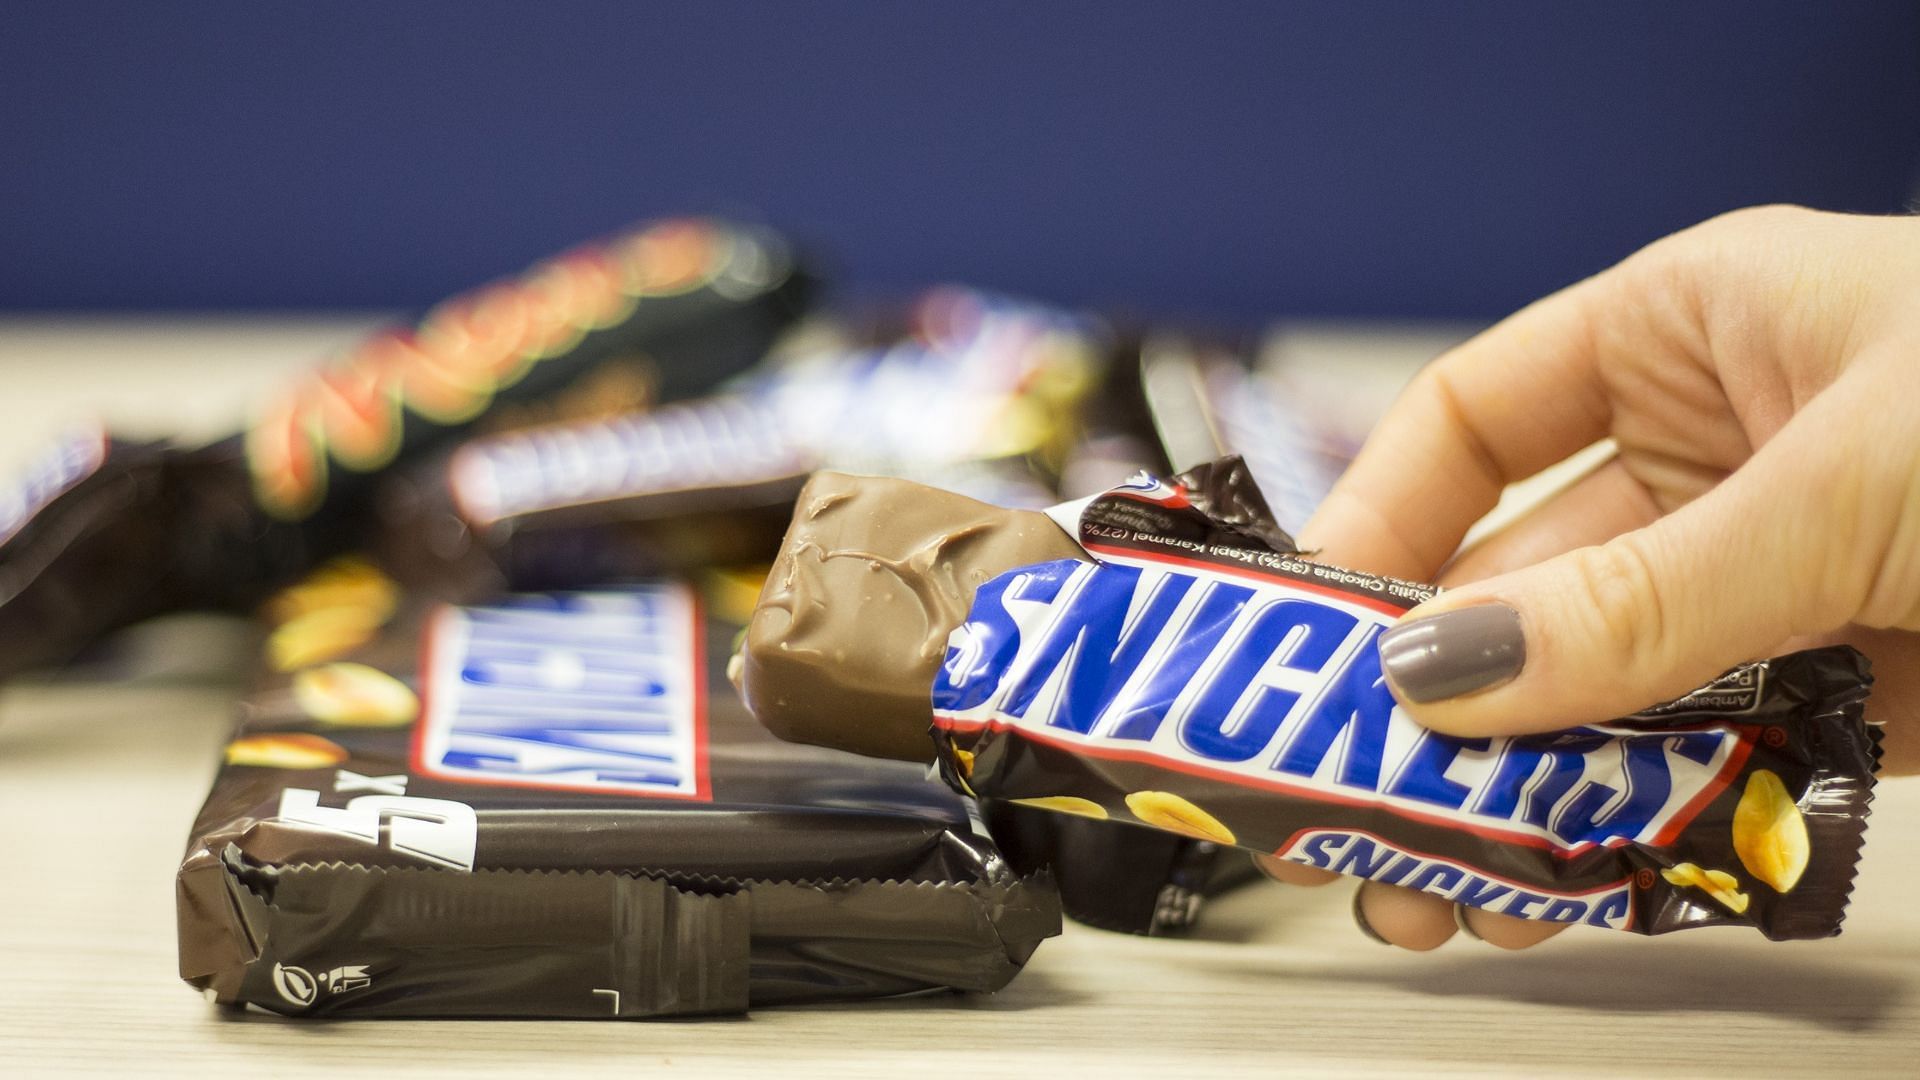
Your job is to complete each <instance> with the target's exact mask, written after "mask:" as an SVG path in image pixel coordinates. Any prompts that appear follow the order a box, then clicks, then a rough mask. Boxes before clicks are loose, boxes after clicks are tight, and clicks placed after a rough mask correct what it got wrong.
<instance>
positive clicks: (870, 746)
mask: <svg viewBox="0 0 1920 1080" xmlns="http://www.w3.org/2000/svg"><path fill="white" fill-rule="evenodd" d="M1086 557H1087V556H1086V553H1085V552H1083V551H1081V550H1080V545H1078V544H1076V543H1075V542H1074V541H1073V540H1072V539H1071V538H1070V537H1068V536H1067V534H1066V533H1065V532H1063V531H1062V530H1061V529H1060V527H1059V526H1057V525H1055V524H1054V523H1053V521H1052V520H1050V519H1049V518H1048V517H1047V516H1046V515H1045V514H1040V513H1035V512H1034V511H1031V510H1007V509H1003V508H1001V507H997V506H990V505H988V504H986V503H983V502H976V501H974V500H973V499H969V498H966V497H965V496H961V495H955V494H953V493H952V492H948V491H941V490H940V489H938V488H931V487H927V486H925V485H922V484H915V483H912V482H910V481H906V480H892V479H885V478H881V477H868V476H848V475H846V474H844V473H833V472H822V473H816V474H815V475H814V477H813V479H811V480H809V481H808V482H807V486H806V487H805V488H804V489H803V490H802V491H801V492H800V499H799V502H798V504H797V505H796V506H795V508H794V514H793V525H792V526H791V527H790V528H788V530H787V535H786V539H785V540H784V541H782V542H781V545H780V555H779V558H778V559H776V560H775V562H774V564H773V572H772V573H771V574H770V575H768V577H767V584H766V587H765V588H764V589H763V590H762V591H761V593H760V602H759V604H758V605H756V606H755V608H754V611H753V621H752V622H751V623H749V624H748V626H747V636H746V643H745V645H744V646H743V647H742V650H741V663H740V664H739V665H738V667H737V669H736V670H737V673H738V678H737V679H736V680H735V681H736V684H737V685H738V686H739V688H740V693H741V696H742V697H744V698H745V699H746V702H747V707H748V708H749V709H751V710H752V711H753V715H754V716H755V717H757V718H758V719H759V721H760V722H761V723H762V724H764V725H766V727H767V729H768V730H769V731H771V732H773V733H774V734H775V735H778V736H779V737H781V738H783V739H787V740H790V741H793V742H804V743H813V744H816V745H819V746H831V747H835V748H838V749H841V750H851V751H853V752H854V753H857V754H866V755H869V756H872V757H888V758H899V759H902V760H906V761H931V760H932V759H933V744H932V741H931V740H930V739H929V738H928V735H927V729H928V726H929V724H930V723H931V721H932V714H933V703H932V700H933V675H934V672H935V670H937V669H938V667H939V665H940V661H941V658H942V657H943V656H944V655H945V653H946V645H947V636H948V635H949V634H951V633H952V632H953V631H954V630H955V629H956V628H957V627H958V626H959V625H960V624H961V623H962V622H964V621H966V617H967V609H968V608H969V607H971V606H972V604H973V593H974V590H975V589H978V588H979V587H980V586H981V585H982V584H984V583H985V582H987V581H988V580H989V579H991V578H994V577H996V576H998V575H1000V574H1003V573H1005V572H1006V571H1008V570H1012V569H1014V568H1015V567H1020V566H1029V565H1032V564H1034V563H1042V562H1051V561H1053V560H1055V559H1085V558H1086Z"/></svg>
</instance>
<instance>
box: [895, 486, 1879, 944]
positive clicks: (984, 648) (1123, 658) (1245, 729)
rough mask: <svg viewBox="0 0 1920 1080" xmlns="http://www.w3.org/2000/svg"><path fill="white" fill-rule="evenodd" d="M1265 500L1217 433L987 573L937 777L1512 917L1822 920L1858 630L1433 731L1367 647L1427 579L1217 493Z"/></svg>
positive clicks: (1806, 928) (1857, 818)
mask: <svg viewBox="0 0 1920 1080" xmlns="http://www.w3.org/2000/svg"><path fill="white" fill-rule="evenodd" d="M1235 489H1240V490H1238V491H1237V493H1236V491H1235ZM1259 501H1260V500H1259V493H1258V491H1257V490H1255V489H1254V488H1253V487H1252V485H1251V483H1250V482H1248V481H1247V478H1246V475H1245V472H1244V468H1243V466H1242V465H1241V463H1240V462H1238V461H1237V460H1233V459H1229V460H1228V461H1225V462H1221V463H1216V464H1214V465H1209V466H1202V467H1200V468H1197V469H1195V470H1192V471H1190V472H1188V473H1187V474H1184V475H1183V476H1181V477H1179V478H1178V479H1177V480H1176V481H1174V482H1162V481H1158V480H1155V479H1153V478H1151V477H1141V478H1139V479H1137V480H1136V481H1135V482H1133V483H1131V484H1129V485H1125V486H1123V487H1121V488H1117V489H1115V490H1114V491H1112V492H1109V493H1107V494H1106V495H1104V496H1101V497H1099V498H1096V499H1094V500H1092V501H1091V502H1089V503H1088V504H1087V505H1085V506H1084V507H1082V508H1080V515H1079V528H1078V534H1079V537H1080V540H1081V544H1082V546H1083V547H1084V548H1085V549H1086V550H1087V551H1088V552H1089V553H1090V554H1092V555H1093V556H1094V557H1095V558H1096V559H1097V560H1098V561H1096V562H1092V563H1089V562H1086V561H1083V560H1058V561H1055V562H1051V563H1044V564H1038V565H1034V566H1028V567H1023V568H1019V569H1016V570H1013V571H1010V572H1008V573H1006V574H1003V575H1001V576H999V577H997V578H995V579H993V580H992V581H990V582H988V583H987V584H985V585H984V586H982V587H981V588H980V589H979V590H978V591H977V592H976V594H975V597H974V603H973V607H972V609H971V610H970V612H969V614H968V616H967V620H966V622H965V624H964V625H963V626H962V627H961V628H960V629H959V630H958V631H956V632H955V634H954V635H953V637H952V639H951V641H950V642H949V647H948V650H947V654H946V657H945V660H944V663H943V664H942V666H941V667H940V669H939V671H938V672H937V674H936V676H935V682H934V686H933V692H932V696H933V706H934V726H935V730H936V741H937V742H938V743H939V745H940V748H941V769H942V772H943V775H945V776H946V777H947V778H948V780H949V782H950V783H952V784H954V785H955V786H956V787H959V788H961V789H963V790H967V791H971V792H975V793H978V794H980V795H982V796H988V797H994V798H1001V799H1012V800H1018V801H1020V802H1022V803H1024V804H1027V805H1035V806H1040V807H1045V808H1049V809H1054V810H1062V811H1067V812H1073V813H1080V814H1084V815H1088V816H1091V817H1095V818H1100V819H1106V820H1126V821H1133V822H1137V823H1140V824H1145V825H1151V826H1154V827H1158V828H1162V829H1167V830H1169V831H1172V832H1176V833H1179V834H1182V835H1186V836H1193V837H1199V838H1203V839H1206V840H1209V841H1212V842H1215V843H1221V844H1233V845H1237V846H1240V847H1244V848H1247V849H1249V850H1252V851H1256V852H1261V853H1266V854H1271V855H1273V856H1275V857H1277V858H1280V859H1283V860H1286V861H1289V862H1296V863H1300V864H1302V865H1307V866H1312V867H1316V868H1319V869H1325V870H1332V871H1335V872H1338V873H1342V874H1349V875H1353V876H1358V877H1364V878H1368V879H1370V880H1374V881H1381V882H1385V883H1388V884H1394V885H1400V886H1404V887H1407V888H1411V889H1416V890H1419V891H1422V892H1426V893H1430V894H1433V895H1436V896H1441V897H1444V898H1446V899H1448V900H1450V901H1452V902H1454V903H1456V904H1461V905H1464V906H1468V907H1478V908H1484V909H1486V910H1490V911H1495V912H1498V913H1501V914H1505V915H1512V916H1517V917H1521V918H1531V919H1542V920H1547V921H1554V922H1566V923H1584V924H1588V925H1593V926H1601V927H1610V928H1614V929H1622V930H1630V931H1634V932H1638V933H1643V934H1656V933H1665V932H1667V931H1671V930H1679V929H1685V928H1690V927H1695V926H1708V925H1723V924H1728V925H1745V926H1752V927H1755V928H1757V929H1758V930H1760V931H1761V932H1762V933H1763V934H1765V935H1766V936H1767V937H1769V938H1774V939H1789V938H1818V937H1826V936H1829V935H1831V934H1834V933H1837V932H1838V931H1839V927H1840V922H1841V919H1842V917H1843V915H1844V912H1845V905H1846V896H1847V894H1848V892H1849V891H1850V890H1851V887H1852V880H1853V875H1854V871H1855V866H1856V863H1857V860H1858V857H1859V852H1860V846H1861V843H1862V840H1863V838H1864V831H1865V819H1866V815H1867V811H1868V807H1869V804H1870V801H1871V798H1872V790H1873V780H1874V773H1875V769H1876V766H1877V762H1878V756H1879V749H1878V747H1879V733H1878V730H1877V729H1875V728H1873V727H1871V726H1869V725H1867V724H1866V723H1865V721H1864V719H1863V709H1864V705H1865V701H1866V697H1867V692H1868V687H1869V685H1870V683H1871V678H1870V676H1869V674H1868V671H1867V664H1866V660H1865V658H1864V657H1862V656H1861V655H1860V654H1859V653H1858V652H1856V651H1854V650H1852V649H1847V648H1827V649H1815V650H1810V651H1806V652H1801V653H1795V654H1792V655H1789V656H1784V657H1778V658H1775V659H1772V660H1767V661H1761V662H1758V663H1754V664H1748V665H1744V666H1742V667H1740V668H1737V669H1735V670H1733V671H1730V672H1728V673H1727V674H1726V675H1724V676H1723V677H1721V678H1720V679H1718V680H1716V681H1715V682H1714V683H1712V684H1710V685H1708V686H1706V687H1703V688H1702V689H1701V690H1699V691H1697V692H1695V693H1693V694H1689V695H1687V696H1685V697H1683V698H1680V699H1678V700H1676V701H1674V702H1670V703H1668V704H1665V705H1662V706H1659V707H1657V708H1654V709H1649V710H1646V711H1644V712H1642V713H1640V714H1637V715H1635V716H1632V717H1626V718H1623V719H1621V720H1618V721H1615V722H1613V723H1610V724H1604V725H1591V726H1586V727H1578V728H1573V729H1571V730H1568V731H1563V732H1556V733H1552V734H1547V735H1538V736H1526V737H1512V738H1478V739H1462V738H1454V737H1449V736H1445V735H1441V734H1439V733H1436V732H1431V731H1427V730H1425V729H1423V728H1421V727H1419V726H1418V725H1416V724H1415V723H1413V722H1412V721H1411V720H1410V719H1408V718H1407V717H1406V716H1405V715H1404V714H1403V713H1401V712H1400V711H1399V709H1398V708H1397V706H1396V703H1395V702H1394V699H1393V697H1392V695H1391V693H1390V692H1389V690H1388V688H1387V685H1386V682H1385V680H1384V679H1383V678H1382V675H1381V671H1380V660H1379V652H1378V648H1377V641H1378V638H1379V635H1380V633H1381V632H1382V631H1383V630H1385V629H1386V628H1387V627H1388V626H1390V625H1392V623H1393V621H1394V619H1395V618H1396V617H1397V616H1398V615H1399V614H1401V613H1402V612H1404V611H1406V610H1409V609H1410V608H1412V607H1413V606H1415V605H1416V604H1418V603H1419V602H1421V601H1422V600H1424V599H1426V598H1428V597H1429V596H1431V595H1432V590H1431V589H1430V588H1429V587H1426V586H1420V585H1416V584H1411V583H1407V582H1400V581H1394V580H1392V579H1388V578H1382V577H1378V576H1375V575H1370V574H1363V573H1358V572H1354V571H1349V570H1344V569H1341V568H1339V567H1333V566H1327V565H1324V564H1318V563H1313V562H1310V561H1308V560H1306V559H1303V558H1301V557H1299V556H1298V555H1297V554H1296V553H1294V552H1293V551H1292V550H1291V546H1290V545H1281V544H1276V543H1274V542H1272V541H1273V539H1274V537H1273V534H1272V531H1271V530H1268V531H1267V535H1266V537H1265V538H1264V539H1263V538H1262V536H1261V532H1262V530H1258V529H1248V528H1245V527H1243V526H1244V524H1245V523H1244V522H1229V521H1227V520H1225V519H1224V518H1222V517H1221V516H1220V515H1219V514H1218V513H1217V507H1219V506H1221V505H1222V504H1223V503H1224V504H1226V505H1230V506H1233V507H1236V508H1237V510H1238V511H1240V512H1244V513H1255V512H1257V511H1258V510H1259Z"/></svg>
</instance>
